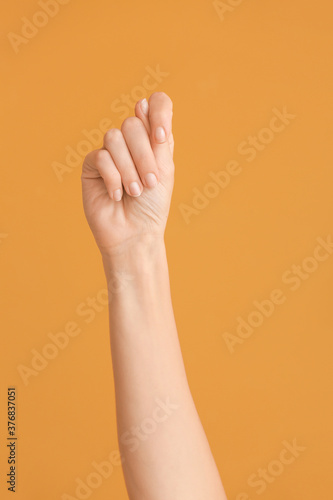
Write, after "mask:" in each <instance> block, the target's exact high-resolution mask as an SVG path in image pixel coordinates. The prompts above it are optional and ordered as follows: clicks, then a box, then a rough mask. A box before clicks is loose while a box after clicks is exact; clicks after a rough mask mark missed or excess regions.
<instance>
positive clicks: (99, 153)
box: [94, 149, 109, 169]
mask: <svg viewBox="0 0 333 500" xmlns="http://www.w3.org/2000/svg"><path fill="white" fill-rule="evenodd" d="M108 154H109V153H108V152H107V151H105V149H97V150H96V151H95V154H94V163H95V165H96V168H97V169H99V168H100V167H102V166H103V165H104V163H105V161H106V160H107V158H108Z"/></svg>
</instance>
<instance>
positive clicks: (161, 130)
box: [155, 127, 166, 142]
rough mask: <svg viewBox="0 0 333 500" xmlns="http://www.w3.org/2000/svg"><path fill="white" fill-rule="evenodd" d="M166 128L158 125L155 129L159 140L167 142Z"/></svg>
mask: <svg viewBox="0 0 333 500" xmlns="http://www.w3.org/2000/svg"><path fill="white" fill-rule="evenodd" d="M165 137H166V135H165V130H164V128H163V127H157V129H156V131H155V139H156V141H157V142H165Z"/></svg>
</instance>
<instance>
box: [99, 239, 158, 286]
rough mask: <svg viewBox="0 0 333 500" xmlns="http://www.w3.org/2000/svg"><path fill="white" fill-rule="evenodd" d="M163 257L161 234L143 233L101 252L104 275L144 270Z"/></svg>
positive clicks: (109, 275)
mask: <svg viewBox="0 0 333 500" xmlns="http://www.w3.org/2000/svg"><path fill="white" fill-rule="evenodd" d="M164 257H165V244H164V236H163V235H158V236H157V235H154V236H153V235H145V236H144V237H142V236H141V237H140V238H133V239H131V240H126V241H125V242H123V243H121V244H120V245H117V246H116V247H113V248H112V249H109V250H108V251H107V252H102V261H103V267H104V271H105V274H106V277H107V278H109V277H111V276H113V275H114V274H115V273H117V272H124V271H129V272H132V273H136V272H141V273H142V272H145V271H146V270H149V269H150V268H151V267H152V266H154V265H156V264H158V262H160V261H161V259H163V258H164Z"/></svg>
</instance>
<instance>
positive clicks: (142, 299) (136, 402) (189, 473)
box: [103, 240, 225, 500]
mask: <svg viewBox="0 0 333 500" xmlns="http://www.w3.org/2000/svg"><path fill="white" fill-rule="evenodd" d="M103 262H104V268H105V273H106V277H107V280H108V282H109V283H112V282H113V281H114V280H115V279H117V277H118V278H119V277H120V276H121V280H122V283H121V286H119V287H114V289H113V290H112V287H111V288H110V292H109V293H110V305H109V309H110V338H111V352H112V361H113V369H114V382H115V392H116V408H117V426H118V437H119V446H120V451H121V453H122V455H123V457H124V463H123V468H124V475H125V480H126V484H127V488H128V492H129V495H130V498H131V500H142V499H143V498H144V499H145V500H169V499H173V500H180V499H181V500H186V499H191V500H196V499H198V500H199V499H200V500H202V499H210V500H224V499H225V495H224V492H223V488H222V485H221V480H220V477H219V474H218V471H217V468H216V465H215V462H214V459H213V457H212V454H211V451H210V448H209V445H208V442H207V439H206V436H205V433H204V431H203V428H202V425H201V422H200V419H199V417H198V414H197V411H196V408H195V405H194V403H193V400H192V396H191V393H190V390H189V387H188V382H187V378H186V374H185V369H184V364H183V359H182V355H181V350H180V345H179V341H178V335H177V330H176V325H175V320H174V314H173V310H172V302H171V295H170V285H169V276H168V266H167V258H166V252H165V247H164V242H163V240H158V241H154V242H152V241H145V242H143V243H139V244H133V245H132V246H130V245H126V247H125V248H123V249H119V251H118V252H115V253H114V254H113V255H112V256H109V257H108V258H104V260H103Z"/></svg>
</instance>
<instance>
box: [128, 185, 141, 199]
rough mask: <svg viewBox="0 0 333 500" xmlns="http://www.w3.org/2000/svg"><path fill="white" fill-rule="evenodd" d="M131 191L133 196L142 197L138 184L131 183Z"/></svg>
mask: <svg viewBox="0 0 333 500" xmlns="http://www.w3.org/2000/svg"><path fill="white" fill-rule="evenodd" d="M129 191H130V193H131V195H132V196H140V194H141V189H140V186H139V184H138V183H137V182H131V184H130V185H129Z"/></svg>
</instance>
